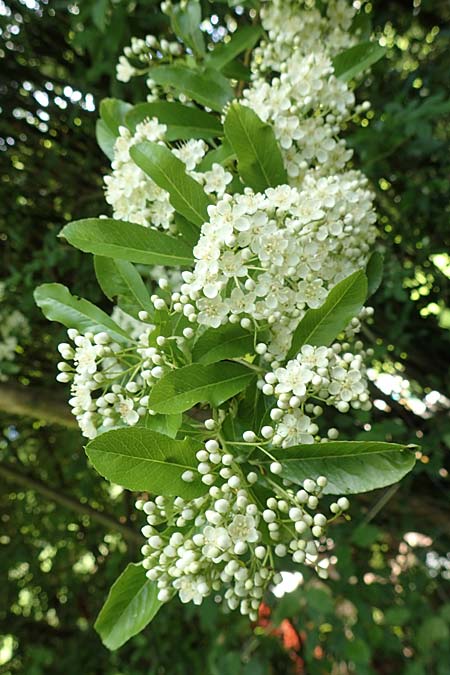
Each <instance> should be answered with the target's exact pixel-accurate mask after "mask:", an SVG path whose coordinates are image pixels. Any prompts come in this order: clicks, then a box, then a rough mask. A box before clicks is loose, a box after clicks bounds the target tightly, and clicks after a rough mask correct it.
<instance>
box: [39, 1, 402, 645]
mask: <svg viewBox="0 0 450 675" xmlns="http://www.w3.org/2000/svg"><path fill="white" fill-rule="evenodd" d="M163 11H165V12H166V13H167V14H168V16H169V17H170V20H171V27H172V31H173V35H169V36H168V39H157V38H156V37H154V36H151V35H150V36H147V37H146V38H145V39H135V40H133V42H132V44H131V46H130V47H128V48H127V49H126V50H125V53H124V55H123V56H122V57H121V58H120V62H119V66H118V70H117V76H118V78H119V79H120V80H122V81H127V80H128V79H129V78H130V77H133V76H136V75H143V76H145V77H146V78H147V83H148V86H149V96H148V100H147V101H146V102H144V103H141V104H138V105H136V106H131V105H129V104H127V103H125V102H123V101H117V100H113V99H109V100H106V101H104V102H103V103H102V106H101V111H100V112H101V119H100V120H99V123H98V128H97V131H98V140H99V143H100V145H101V147H102V148H103V149H104V151H105V152H106V153H107V154H108V156H109V157H110V158H111V173H110V174H109V175H108V176H106V177H105V194H106V201H107V203H108V204H109V205H110V206H111V208H112V218H111V217H106V216H103V217H100V218H92V219H88V220H84V221H76V222H74V223H71V224H69V225H67V226H66V227H65V228H64V230H63V236H65V238H66V239H67V240H68V241H69V243H71V244H72V245H74V246H76V247H78V248H80V249H81V250H83V251H87V252H90V253H93V254H94V256H95V269H96V273H97V278H98V281H99V284H100V286H101V288H102V289H103V291H104V293H105V295H106V296H107V297H108V298H110V299H113V300H115V303H116V307H115V309H114V312H113V315H112V317H110V316H108V315H107V314H105V313H104V312H103V311H101V310H99V309H98V308H96V307H94V306H93V305H92V304H91V303H89V302H87V301H86V300H80V299H78V298H74V297H73V296H72V295H71V294H70V293H69V291H68V290H67V289H66V288H64V287H61V286H59V285H45V286H42V287H41V288H39V289H38V290H37V292H36V298H37V302H38V304H39V305H40V306H41V307H42V309H43V311H44V313H45V314H46V316H47V317H48V318H50V319H54V320H57V321H60V322H62V323H63V324H65V325H66V326H67V327H68V329H69V330H68V338H69V340H70V342H67V343H64V344H61V345H60V347H59V350H60V353H61V356H62V358H63V361H62V362H61V363H60V364H59V366H58V367H59V370H60V374H59V375H58V377H57V379H58V380H59V381H61V382H67V383H70V386H71V398H70V405H71V406H72V410H73V413H74V415H75V416H76V418H77V420H78V422H79V425H80V429H81V431H82V433H83V434H84V436H86V437H87V438H89V439H91V441H90V442H89V443H88V445H87V454H88V456H89V458H90V459H91V461H92V463H93V465H94V466H95V467H96V468H97V470H98V471H99V472H100V473H101V474H102V475H104V476H105V477H107V478H108V479H110V480H111V481H113V482H115V483H118V484H119V485H122V486H123V487H125V488H128V489H131V490H135V491H138V492H141V493H142V496H141V497H140V498H139V499H138V501H137V504H136V506H137V508H138V509H140V510H141V511H143V513H144V514H145V516H146V518H147V524H146V525H144V527H143V528H142V532H143V536H144V537H145V540H146V541H145V543H144V545H143V547H142V556H143V560H142V563H141V564H137V565H132V566H129V567H128V568H127V570H126V571H125V572H124V574H123V575H122V576H121V577H120V578H119V580H118V581H117V583H116V584H115V585H114V587H113V589H112V591H111V595H110V597H109V598H108V600H107V602H106V604H105V606H104V608H103V610H102V612H101V614H100V616H99V618H98V621H97V628H98V630H99V632H100V634H101V636H102V638H103V640H104V642H105V644H107V645H108V646H110V647H112V648H115V647H117V646H120V644H122V643H123V642H124V641H125V640H126V639H128V637H130V636H131V635H133V634H134V633H136V632H138V631H139V630H140V629H141V628H142V627H143V626H144V625H146V623H148V621H150V620H151V619H152V617H153V616H154V615H155V613H156V612H157V611H158V609H159V607H160V605H161V604H162V603H165V602H167V601H169V600H170V599H171V598H172V597H173V596H174V595H178V596H179V598H180V600H181V601H182V602H191V601H192V602H194V603H195V604H200V603H201V602H202V600H203V598H205V597H207V596H209V595H211V594H214V596H215V597H216V599H221V600H222V601H223V602H224V604H225V605H226V606H227V607H228V608H229V609H231V610H234V609H239V610H240V612H241V613H243V614H245V615H248V616H249V617H250V619H252V620H255V619H256V617H257V611H258V607H259V605H260V602H261V599H262V597H263V595H264V593H265V592H266V590H267V589H268V588H269V587H270V586H271V585H273V584H275V583H276V582H277V580H278V578H279V570H282V569H283V568H285V567H286V565H289V566H291V567H292V566H294V568H295V567H298V568H301V566H302V565H309V566H311V567H312V568H314V569H315V570H316V572H317V574H318V575H319V576H320V577H322V578H325V577H326V576H327V570H328V567H329V555H328V553H329V549H330V547H332V542H331V540H330V537H329V535H328V536H326V533H327V526H328V524H329V523H330V521H332V520H334V519H335V518H338V517H341V515H342V513H343V512H344V511H346V510H347V509H348V507H349V501H348V499H347V497H346V496H345V495H347V494H352V493H358V492H364V491H368V490H372V489H375V488H378V487H382V486H385V485H389V484H391V483H393V482H395V481H397V480H399V479H400V478H401V477H402V476H403V475H404V474H405V473H407V472H408V471H409V470H410V469H411V468H412V466H413V464H414V455H413V453H411V452H409V451H408V450H407V449H406V448H405V447H404V446H400V445H395V444H388V443H383V442H380V443H378V442H362V441H360V442H350V441H345V440H344V441H342V440H337V439H338V437H339V430H338V429H337V428H334V427H331V428H330V427H329V425H328V424H327V421H326V420H327V408H329V407H332V408H334V409H337V410H338V411H339V412H340V413H343V414H344V413H348V412H349V411H351V410H352V409H362V410H368V409H369V408H370V400H369V394H368V387H367V378H366V370H365V359H366V356H367V355H370V351H369V350H367V349H365V347H364V344H363V341H362V340H361V339H360V335H359V333H360V332H361V328H362V326H363V324H364V322H365V321H366V320H367V319H368V318H370V317H371V316H372V314H373V311H372V309H371V307H370V306H368V305H367V298H368V296H369V295H370V293H371V292H373V291H374V290H376V287H377V285H378V284H379V282H380V276H381V269H380V268H381V261H380V257H379V255H378V254H377V253H376V252H374V250H373V248H374V242H375V239H376V226H375V221H376V215H375V212H374V209H373V204H372V201H373V195H372V192H371V189H370V186H369V185H368V181H367V179H366V178H365V176H364V175H363V174H362V173H361V172H360V171H358V170H357V169H355V168H354V167H353V166H352V165H350V162H351V160H352V152H351V150H350V149H349V148H347V147H346V143H345V140H344V138H342V137H341V132H342V129H343V127H345V125H346V124H348V123H349V122H350V121H351V120H352V118H353V117H354V116H355V115H357V114H359V112H361V110H364V109H367V107H368V106H369V104H368V103H367V102H365V103H363V104H360V105H357V104H356V99H355V94H354V91H353V90H354V86H355V84H356V83H357V81H358V77H359V75H360V73H362V72H363V71H364V70H366V69H367V68H368V67H369V66H370V65H371V63H373V62H374V61H375V60H377V59H379V58H380V57H381V56H382V54H383V50H382V49H381V48H380V47H379V46H378V45H377V44H376V43H375V42H370V41H367V42H366V41H364V40H363V39H362V37H361V35H360V31H359V29H358V20H357V19H358V17H357V15H356V12H355V9H354V7H353V6H352V4H351V3H350V2H347V1H346V0H332V1H330V2H328V3H316V4H315V3H314V2H308V3H303V2H286V1H284V0H283V1H281V0H271V1H270V2H269V1H268V2H262V3H261V7H260V11H259V14H258V13H255V11H254V10H252V17H253V21H252V22H251V23H250V22H248V21H247V17H246V15H245V14H244V15H243V16H241V15H239V16H240V17H241V18H240V21H241V24H243V25H241V26H240V27H238V28H237V30H236V20H235V18H233V17H232V16H231V15H230V20H229V22H228V26H224V27H223V30H222V33H221V34H222V35H223V34H226V37H225V38H224V39H223V40H222V41H220V40H218V39H217V34H216V33H215V32H214V31H210V33H208V31H207V30H206V28H207V26H208V22H206V23H205V22H204V23H201V15H200V6H199V3H198V2H194V1H190V2H185V3H182V4H180V5H172V4H171V3H167V2H166V3H163ZM253 15H254V16H253ZM246 22H247V23H246ZM200 25H201V26H202V27H203V28H204V29H205V30H201V29H200ZM135 264H137V265H138V267H136V266H135ZM329 495H337V498H334V499H333V498H331V497H329ZM143 594H144V595H143ZM143 599H144V600H143ZM142 600H143V601H142Z"/></svg>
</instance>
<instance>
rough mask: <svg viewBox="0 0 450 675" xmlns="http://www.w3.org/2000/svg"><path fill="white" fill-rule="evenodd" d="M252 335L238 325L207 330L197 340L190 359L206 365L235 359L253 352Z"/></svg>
mask: <svg viewBox="0 0 450 675" xmlns="http://www.w3.org/2000/svg"><path fill="white" fill-rule="evenodd" d="M253 346H254V335H253V333H249V331H248V330H245V329H244V328H242V327H241V326H240V325H239V324H238V325H233V324H230V323H228V324H226V325H225V326H220V327H219V328H209V329H208V330H207V331H205V332H204V333H203V335H201V336H200V337H199V339H198V340H197V342H196V343H195V345H194V348H193V350H192V358H193V360H194V361H197V362H198V363H203V364H204V365H207V364H208V363H215V362H216V361H223V360H225V359H232V358H236V357H237V356H243V355H244V354H248V353H249V352H252V351H253Z"/></svg>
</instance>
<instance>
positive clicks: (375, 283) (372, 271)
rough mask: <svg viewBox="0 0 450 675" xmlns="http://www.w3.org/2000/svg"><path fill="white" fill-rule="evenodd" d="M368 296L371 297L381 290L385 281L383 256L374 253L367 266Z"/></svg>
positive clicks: (376, 252)
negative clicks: (381, 285)
mask: <svg viewBox="0 0 450 675" xmlns="http://www.w3.org/2000/svg"><path fill="white" fill-rule="evenodd" d="M366 276H367V296H368V297H369V296H371V295H373V294H374V293H376V291H377V290H378V289H379V287H380V284H381V282H382V280H383V256H382V255H381V253H379V252H378V251H374V252H373V253H372V255H371V256H370V258H369V261H368V263H367V266H366Z"/></svg>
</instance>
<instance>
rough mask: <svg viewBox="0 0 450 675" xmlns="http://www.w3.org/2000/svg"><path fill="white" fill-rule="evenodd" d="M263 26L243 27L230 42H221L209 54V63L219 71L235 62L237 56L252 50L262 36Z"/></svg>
mask: <svg viewBox="0 0 450 675" xmlns="http://www.w3.org/2000/svg"><path fill="white" fill-rule="evenodd" d="M262 32H263V31H262V28H261V26H243V27H242V28H239V29H238V30H237V31H236V32H235V33H233V35H232V36H231V39H230V40H229V42H221V43H220V44H218V45H217V46H216V47H215V49H214V51H212V52H211V53H210V54H208V57H207V60H208V63H209V64H210V65H211V66H212V67H213V68H217V70H222V68H223V67H224V66H226V65H227V64H228V63H230V62H231V61H233V59H235V58H236V56H239V54H242V52H244V51H246V50H247V49H252V47H254V46H255V44H256V43H257V42H258V40H259V38H260V37H261V35H262Z"/></svg>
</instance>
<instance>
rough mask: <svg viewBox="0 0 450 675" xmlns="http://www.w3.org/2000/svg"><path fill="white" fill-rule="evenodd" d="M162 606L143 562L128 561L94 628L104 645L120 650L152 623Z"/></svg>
mask: <svg viewBox="0 0 450 675" xmlns="http://www.w3.org/2000/svg"><path fill="white" fill-rule="evenodd" d="M161 605H162V603H161V602H160V601H159V600H158V588H157V586H156V584H155V582H153V581H150V580H149V579H147V577H146V576H145V569H144V568H143V567H142V565H137V564H135V563H129V565H127V567H126V568H125V570H124V571H123V572H122V574H121V575H120V576H119V577H118V579H117V580H116V581H115V582H114V584H113V585H112V586H111V590H110V591H109V594H108V597H107V598H106V602H105V604H104V605H103V607H102V609H101V611H100V614H99V615H98V617H97V620H96V622H95V624H94V627H95V630H96V631H97V633H98V634H99V635H100V637H101V639H102V642H103V644H104V645H105V647H107V648H108V649H118V648H119V647H121V646H122V645H123V644H125V642H127V640H129V639H130V638H131V637H133V635H137V633H140V632H141V630H142V629H143V628H145V626H147V625H148V624H149V623H150V621H151V620H152V619H153V618H154V617H155V616H156V614H157V612H158V611H159V609H160V607H161Z"/></svg>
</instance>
